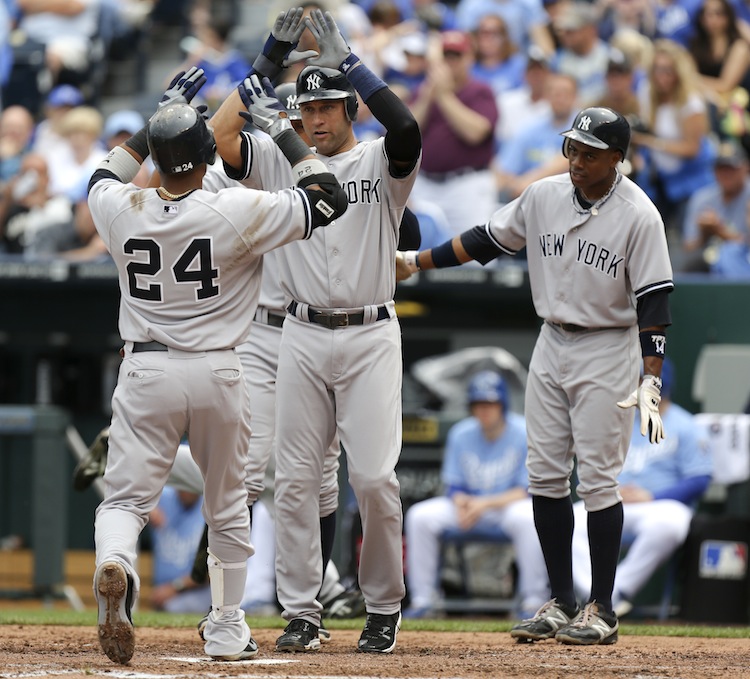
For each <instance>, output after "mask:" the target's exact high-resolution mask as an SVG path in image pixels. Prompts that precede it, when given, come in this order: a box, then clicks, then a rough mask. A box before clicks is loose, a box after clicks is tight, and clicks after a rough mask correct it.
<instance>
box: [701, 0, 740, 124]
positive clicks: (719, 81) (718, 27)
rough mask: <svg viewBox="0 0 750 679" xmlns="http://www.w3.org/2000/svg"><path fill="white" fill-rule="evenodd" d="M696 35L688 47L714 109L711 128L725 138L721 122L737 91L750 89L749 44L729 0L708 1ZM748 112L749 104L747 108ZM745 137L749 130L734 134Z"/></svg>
mask: <svg viewBox="0 0 750 679" xmlns="http://www.w3.org/2000/svg"><path fill="white" fill-rule="evenodd" d="M694 25H695V32H694V34H693V36H692V38H691V39H690V41H689V43H688V48H689V50H690V53H691V54H692V55H693V58H694V59H695V63H696V66H697V69H698V73H699V74H700V83H701V85H702V89H703V93H704V95H705V96H706V99H707V101H708V102H709V104H710V105H711V114H712V115H711V127H712V129H713V130H714V132H716V133H717V134H720V135H722V136H726V135H725V134H724V133H725V132H728V130H725V129H723V128H724V127H725V125H722V119H723V118H724V116H725V114H726V113H727V109H728V108H729V101H730V99H731V98H732V96H733V93H734V90H735V89H736V88H738V87H742V88H744V89H745V98H747V88H748V87H750V74H749V73H748V67H749V66H750V44H748V43H747V41H746V40H745V39H744V38H743V37H742V35H741V33H740V29H739V22H738V21H737V17H736V16H735V13H734V9H733V8H732V5H731V4H730V3H729V2H728V1H727V0H705V2H704V3H703V5H702V6H701V8H700V10H699V11H698V14H697V15H696V16H695V19H694ZM745 109H747V102H746V104H745ZM733 132H734V135H736V136H742V135H743V134H747V133H748V132H750V130H748V129H741V130H737V129H734V130H733Z"/></svg>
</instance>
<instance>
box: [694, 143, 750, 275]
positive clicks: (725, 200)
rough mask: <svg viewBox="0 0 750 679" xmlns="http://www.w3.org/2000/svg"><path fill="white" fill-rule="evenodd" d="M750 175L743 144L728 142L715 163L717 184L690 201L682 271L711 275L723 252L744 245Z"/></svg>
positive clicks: (718, 153)
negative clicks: (708, 272) (709, 272)
mask: <svg viewBox="0 0 750 679" xmlns="http://www.w3.org/2000/svg"><path fill="white" fill-rule="evenodd" d="M749 171H750V163H749V162H748V157H747V153H746V152H745V150H744V149H743V148H742V146H741V145H740V144H738V143H736V142H731V141H728V142H724V143H723V144H721V145H720V146H719V149H718V151H717V155H716V158H715V160H714V176H715V180H714V181H713V182H712V183H711V184H709V185H708V186H705V187H703V188H702V189H699V190H698V191H696V192H695V193H694V194H693V195H692V196H691V197H690V199H689V200H688V204H687V210H686V213H685V221H684V222H683V229H682V246H683V257H684V262H683V264H682V266H681V267H680V268H681V269H682V270H684V271H702V272H706V271H709V270H711V267H712V265H713V264H715V263H716V262H717V260H718V258H719V255H720V251H721V250H723V249H724V248H725V247H727V246H729V245H733V246H734V245H737V244H739V245H740V246H742V245H743V244H744V243H745V239H746V237H747V235H748V225H747V209H748V206H749V205H750V177H749V176H748V172H749ZM732 249H734V250H736V249H737V248H736V247H735V248H730V250H732ZM728 261H729V260H725V265H726V264H727V263H728Z"/></svg>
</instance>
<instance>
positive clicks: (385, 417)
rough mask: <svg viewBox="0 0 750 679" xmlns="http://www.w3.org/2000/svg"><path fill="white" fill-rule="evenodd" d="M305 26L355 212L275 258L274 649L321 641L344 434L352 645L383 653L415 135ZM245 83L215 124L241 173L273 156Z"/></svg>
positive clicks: (325, 32)
mask: <svg viewBox="0 0 750 679" xmlns="http://www.w3.org/2000/svg"><path fill="white" fill-rule="evenodd" d="M307 27H308V28H309V29H310V30H311V31H312V33H313V37H315V39H316V40H317V44H318V47H319V49H320V56H318V57H315V58H313V59H310V60H308V63H309V65H308V66H307V67H305V68H304V69H303V70H302V71H301V73H300V75H299V77H298V79H297V102H298V104H299V106H300V112H301V114H302V122H303V125H304V128H305V131H306V132H307V134H308V136H309V137H310V138H311V140H312V141H313V143H314V144H315V145H316V156H317V157H318V158H319V159H321V161H322V162H325V164H326V165H327V166H328V167H330V168H331V169H332V170H335V172H336V173H337V175H338V176H340V179H341V181H342V182H343V186H344V189H345V191H346V192H347V196H348V200H349V209H348V210H347V215H351V219H344V220H338V219H337V220H336V223H335V225H334V232H332V233H331V234H330V235H329V236H328V237H326V238H318V239H315V241H314V242H310V243H308V245H309V247H307V248H294V247H288V248H284V249H283V250H280V251H279V253H278V261H279V264H280V269H281V281H282V287H283V289H284V293H285V295H286V296H287V298H289V299H290V300H291V302H290V304H289V306H288V315H287V318H286V321H285V322H284V328H283V332H282V339H281V346H280V349H279V367H278V373H277V378H276V390H277V394H276V395H277V398H276V443H277V448H276V456H277V460H276V462H277V467H276V495H275V505H276V518H277V521H276V534H277V557H276V580H277V595H278V598H279V601H280V603H281V605H282V606H283V609H284V612H283V616H284V618H285V619H286V620H288V621H289V624H288V625H287V627H286V629H285V631H284V634H282V635H281V637H279V639H278V640H277V642H276V648H277V650H282V651H309V650H316V649H318V648H319V647H320V644H319V640H318V626H319V625H320V612H321V605H320V603H319V602H318V601H317V599H316V597H317V595H318V590H319V589H320V582H321V577H322V572H321V566H322V564H321V557H320V550H319V549H318V548H317V544H318V540H319V532H320V525H319V522H318V520H317V516H318V514H319V512H318V507H317V505H318V498H319V495H320V483H321V480H322V471H323V461H324V458H325V451H326V449H327V448H328V446H329V445H330V443H331V441H332V439H333V437H334V435H335V434H336V432H337V431H338V434H339V437H340V439H341V443H342V446H343V448H344V450H345V451H346V455H347V463H348V469H349V481H350V483H351V485H352V488H353V490H354V493H355V495H356V498H357V501H358V504H359V508H360V512H361V517H362V524H363V543H362V551H361V558H360V570H359V584H360V587H361V589H362V592H363V594H364V597H365V602H366V610H367V616H366V622H365V627H364V630H363V632H362V635H361V637H360V640H359V642H358V649H359V650H361V651H366V652H380V653H387V652H390V651H392V650H393V649H394V648H395V645H396V634H397V632H398V628H399V625H400V620H401V614H400V607H401V600H402V598H403V596H404V581H403V562H402V512H401V501H400V497H399V485H398V480H397V478H396V474H395V471H394V470H395V466H396V463H397V461H398V457H399V454H400V451H401V376H402V358H401V332H400V326H399V323H398V319H397V318H396V314H395V304H394V302H393V293H394V289H395V256H396V246H397V243H398V237H399V225H400V222H401V216H402V214H403V211H404V207H405V205H406V202H407V198H408V195H409V192H410V191H411V188H412V186H413V183H414V179H415V176H416V173H417V171H418V167H419V159H420V153H421V139H420V135H419V128H418V126H417V124H416V121H415V120H414V118H413V116H412V115H411V113H410V112H409V111H408V109H407V108H406V106H405V105H404V103H403V102H402V101H401V100H400V99H399V98H398V97H397V96H396V95H395V94H394V93H393V92H391V91H390V90H389V89H388V88H387V86H386V85H385V83H383V82H382V81H381V80H380V79H379V78H378V77H377V76H375V75H374V74H373V73H372V72H371V71H370V70H369V69H368V68H367V67H365V66H364V65H362V63H361V62H360V61H359V59H358V58H357V57H356V56H354V55H353V54H352V53H351V50H350V49H349V47H348V46H347V45H346V42H345V41H344V39H343V37H342V36H341V34H340V33H339V31H338V28H337V27H336V24H335V23H334V21H333V19H332V17H331V16H330V14H326V15H325V16H324V15H323V13H321V12H319V11H314V12H313V13H312V15H311V17H310V20H309V22H308V24H307ZM298 37H299V36H297V39H298ZM290 48H291V45H290ZM332 67H335V68H332ZM355 89H356V91H357V92H359V94H360V95H361V96H362V99H363V100H364V101H365V103H366V104H367V105H368V106H369V108H370V109H371V111H372V113H373V115H374V116H375V117H376V118H377V119H378V120H379V121H380V122H381V123H382V124H383V125H384V127H385V129H386V130H387V132H386V135H385V137H384V138H380V139H378V140H376V141H372V142H364V143H357V140H356V138H355V137H354V134H353V131H352V120H353V119H354V118H355V117H356V114H357V105H358V104H357V98H356V92H355ZM253 90H255V87H254V86H253V82H252V79H250V80H245V81H244V83H243V84H242V85H241V86H240V87H239V88H238V92H237V93H236V94H233V95H231V96H230V97H229V98H228V99H227V100H226V101H225V102H224V104H223V105H222V107H221V108H220V109H219V111H218V112H217V113H216V115H215V116H214V118H213V123H214V128H215V131H216V135H217V146H218V149H219V152H220V154H221V155H222V158H223V159H224V161H225V164H227V165H228V166H229V167H231V168H234V169H235V170H236V171H237V175H238V176H239V177H245V176H248V175H249V174H250V173H251V172H252V171H253V170H254V169H255V168H256V167H269V166H270V165H271V164H273V163H277V162H278V160H277V159H276V158H272V157H264V155H263V151H262V150H261V149H259V145H257V144H255V143H254V140H253V138H252V136H251V135H248V134H243V133H242V132H241V128H242V122H243V121H242V120H241V119H239V120H238V112H239V113H241V112H242V111H243V109H244V107H243V105H242V101H243V99H247V98H248V97H250V96H252V91H253ZM254 120H255V118H254ZM256 124H257V122H256Z"/></svg>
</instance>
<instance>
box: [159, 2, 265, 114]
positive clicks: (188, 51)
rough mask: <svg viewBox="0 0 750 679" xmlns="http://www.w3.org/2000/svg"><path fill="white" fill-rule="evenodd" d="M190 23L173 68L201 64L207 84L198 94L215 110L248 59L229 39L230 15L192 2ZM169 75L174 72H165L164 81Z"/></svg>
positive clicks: (242, 74) (244, 70) (244, 71)
mask: <svg viewBox="0 0 750 679" xmlns="http://www.w3.org/2000/svg"><path fill="white" fill-rule="evenodd" d="M190 23H191V32H192V34H191V35H189V36H188V37H186V38H183V40H182V42H181V43H180V46H181V47H182V49H183V50H184V51H185V59H184V61H183V63H182V65H180V66H179V67H178V68H176V69H175V71H186V70H187V69H188V68H190V67H191V66H197V67H198V68H202V69H203V71H204V75H205V76H206V84H205V85H204V86H203V88H202V89H201V97H202V98H203V99H204V100H205V101H206V103H207V104H208V107H209V109H211V110H212V111H215V110H216V109H217V108H218V107H219V105H220V104H221V102H223V101H224V99H226V98H227V96H228V95H229V94H230V92H231V91H232V90H233V89H234V88H235V87H237V84H238V83H239V82H240V81H241V80H242V79H243V78H244V77H245V75H246V74H247V72H248V71H249V70H250V62H249V61H248V60H247V59H246V58H245V56H244V55H243V54H242V53H241V52H239V51H238V50H237V49H235V48H234V47H233V46H232V44H231V43H230V41H229V35H230V33H231V31H232V28H233V24H232V22H231V19H230V18H229V17H227V16H222V15H220V14H219V15H212V14H211V8H210V7H208V6H205V5H204V4H203V3H201V2H194V3H193V6H192V9H191V11H190ZM172 77H173V74H170V75H169V76H168V78H167V82H166V83H165V84H166V85H168V84H169V82H170V81H171V80H172Z"/></svg>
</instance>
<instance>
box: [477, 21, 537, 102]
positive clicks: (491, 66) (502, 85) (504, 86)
mask: <svg viewBox="0 0 750 679" xmlns="http://www.w3.org/2000/svg"><path fill="white" fill-rule="evenodd" d="M525 67H526V58H525V56H524V54H523V53H522V52H519V50H518V46H517V45H516V44H515V43H514V42H513V41H512V40H511V38H510V36H509V35H508V29H507V27H506V25H505V21H504V20H503V18H502V17H500V16H498V15H496V14H486V15H485V16H483V17H482V18H481V19H480V20H479V25H478V26H477V27H476V29H475V31H474V66H472V69H471V74H472V75H473V76H474V77H475V78H476V79H477V80H481V81H482V82H485V83H487V84H488V85H489V86H490V87H491V88H492V91H493V92H494V93H495V96H497V95H498V94H500V93H501V92H504V91H506V90H512V89H514V88H516V87H520V86H521V85H522V84H523V73H524V69H525Z"/></svg>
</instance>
